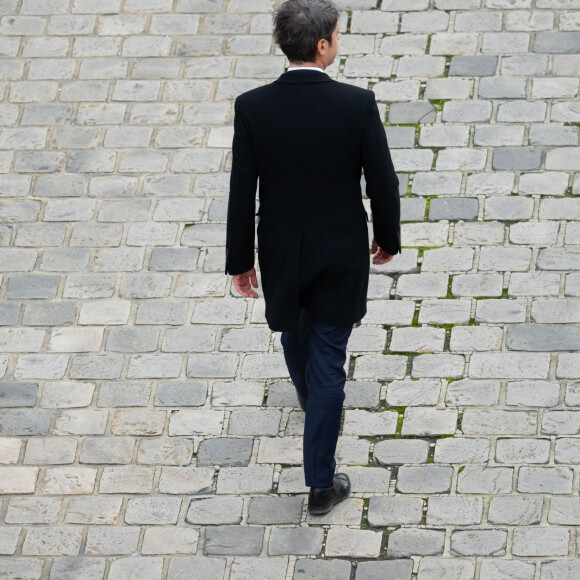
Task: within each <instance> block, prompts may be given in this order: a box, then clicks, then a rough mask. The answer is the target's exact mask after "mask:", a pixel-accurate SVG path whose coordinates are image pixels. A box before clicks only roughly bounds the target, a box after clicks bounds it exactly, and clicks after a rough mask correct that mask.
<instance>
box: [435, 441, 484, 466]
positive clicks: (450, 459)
mask: <svg viewBox="0 0 580 580" xmlns="http://www.w3.org/2000/svg"><path fill="white" fill-rule="evenodd" d="M489 449H490V441H489V440H488V439H471V438H466V437H465V438H464V437H461V438H458V437H455V438H445V439H438V440H437V443H436V444H435V463H484V462H486V461H487V460H488V458H489Z"/></svg>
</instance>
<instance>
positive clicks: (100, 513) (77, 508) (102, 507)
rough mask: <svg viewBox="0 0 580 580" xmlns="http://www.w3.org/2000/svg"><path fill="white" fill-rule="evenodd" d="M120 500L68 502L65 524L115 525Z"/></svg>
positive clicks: (117, 498) (109, 498) (91, 498)
mask: <svg viewBox="0 0 580 580" xmlns="http://www.w3.org/2000/svg"><path fill="white" fill-rule="evenodd" d="M121 503H122V498H120V497H83V498H73V499H72V500H71V501H70V502H69V506H68V509H67V513H66V517H65V522H66V523H69V524H88V525H91V524H110V525H112V524H116V523H117V521H118V520H119V513H120V511H121Z"/></svg>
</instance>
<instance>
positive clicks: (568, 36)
mask: <svg viewBox="0 0 580 580" xmlns="http://www.w3.org/2000/svg"><path fill="white" fill-rule="evenodd" d="M534 52H540V53H555V54H579V53H580V32H538V33H537V34H536V42H535V43H534Z"/></svg>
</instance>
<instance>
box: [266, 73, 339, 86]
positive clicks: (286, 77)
mask: <svg viewBox="0 0 580 580" xmlns="http://www.w3.org/2000/svg"><path fill="white" fill-rule="evenodd" d="M274 82H275V83H292V84H297V83H298V84H300V83H329V82H332V79H331V78H330V77H329V76H328V75H327V74H326V73H325V72H318V71H317V70H295V71H291V72H285V73H284V74H283V75H281V76H280V77H279V78H278V79H277V80H276V81H274Z"/></svg>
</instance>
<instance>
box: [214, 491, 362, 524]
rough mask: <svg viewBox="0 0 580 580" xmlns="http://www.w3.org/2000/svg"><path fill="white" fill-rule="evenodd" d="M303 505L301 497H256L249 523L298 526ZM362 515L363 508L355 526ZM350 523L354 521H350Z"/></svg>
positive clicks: (251, 501)
mask: <svg viewBox="0 0 580 580" xmlns="http://www.w3.org/2000/svg"><path fill="white" fill-rule="evenodd" d="M348 501H349V500H346V501H344V502H342V503H341V504H339V506H336V510H339V508H341V507H342V506H343V505H344V504H347V502H348ZM302 505H303V499H302V498H301V497H276V496H256V497H253V498H251V499H250V503H249V510H248V523H249V524H266V525H268V524H298V523H299V522H300V520H301V518H302ZM334 511H335V510H333V512H334ZM357 512H358V510H357ZM361 515H362V508H361V513H360V514H359V517H358V521H356V522H355V523H354V525H356V524H357V523H358V522H360V516H361ZM312 518H313V519H312V523H317V522H318V520H320V519H321V517H318V516H317V517H316V518H315V517H314V516H312ZM355 519H356V518H355ZM349 521H354V520H352V519H350V520H349ZM212 523H213V522H212ZM320 523H323V522H320Z"/></svg>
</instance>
